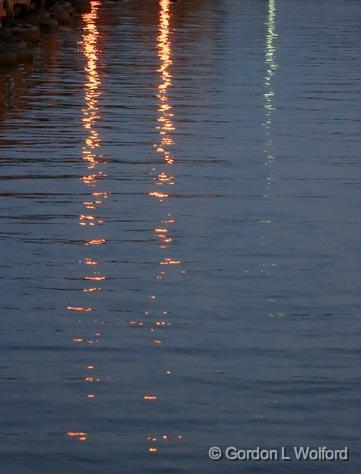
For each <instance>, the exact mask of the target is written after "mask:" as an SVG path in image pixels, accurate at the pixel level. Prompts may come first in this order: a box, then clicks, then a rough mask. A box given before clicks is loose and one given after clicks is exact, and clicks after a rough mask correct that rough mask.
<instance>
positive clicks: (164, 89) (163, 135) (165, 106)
mask: <svg viewBox="0 0 361 474" xmlns="http://www.w3.org/2000/svg"><path fill="white" fill-rule="evenodd" d="M171 46H172V44H171V30H170V0H160V14H159V34H158V37H157V49H158V57H159V61H160V67H159V69H158V72H159V73H160V78H161V82H160V83H159V85H158V91H157V98H158V113H159V116H158V119H157V121H158V125H157V130H158V132H159V135H160V143H159V144H158V145H154V147H155V149H156V151H157V152H158V153H160V154H161V155H162V156H163V160H164V162H165V163H167V164H168V165H171V164H173V163H174V158H173V155H172V152H171V151H170V146H171V145H173V143H174V142H173V139H172V132H173V131H174V124H173V113H172V109H173V107H172V106H171V105H170V103H169V97H168V90H169V88H170V87H171V85H172V74H171V71H170V68H171V66H172V50H171ZM161 175H162V176H167V174H166V173H165V172H162V173H161ZM170 178H171V177H170ZM163 179H164V178H163ZM173 179H174V178H173ZM161 183H162V181H161V180H160V181H158V182H157V184H161Z"/></svg>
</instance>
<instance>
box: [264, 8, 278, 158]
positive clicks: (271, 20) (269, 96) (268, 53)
mask: <svg viewBox="0 0 361 474" xmlns="http://www.w3.org/2000/svg"><path fill="white" fill-rule="evenodd" d="M277 36H278V35H277V33H276V0H268V16H267V36H266V48H265V62H266V68H267V69H266V75H265V93H264V94H263V98H264V107H265V109H266V121H265V124H264V126H265V129H266V137H267V149H266V154H267V163H266V164H268V162H269V161H272V160H273V159H274V157H273V156H272V153H271V150H270V148H271V146H272V137H271V127H272V113H273V111H274V105H273V98H274V95H275V94H274V91H273V87H272V79H273V76H274V75H275V73H276V70H277V63H276V58H275V55H276V44H275V39H276V38H277Z"/></svg>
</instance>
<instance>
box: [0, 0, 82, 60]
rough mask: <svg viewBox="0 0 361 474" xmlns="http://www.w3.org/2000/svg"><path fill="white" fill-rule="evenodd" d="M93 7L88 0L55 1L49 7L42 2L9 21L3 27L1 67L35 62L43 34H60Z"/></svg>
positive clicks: (0, 49)
mask: <svg viewBox="0 0 361 474" xmlns="http://www.w3.org/2000/svg"><path fill="white" fill-rule="evenodd" d="M2 1H3V0H0V2H2ZM21 1H23V0H21ZM90 8H91V5H90V2H89V0H58V1H56V0H55V1H53V2H51V3H50V2H49V4H47V5H45V4H44V2H43V1H42V2H41V4H40V6H38V5H35V6H34V9H32V10H30V9H29V10H28V11H26V10H25V11H24V10H23V11H22V12H21V14H20V15H19V16H17V17H13V18H8V19H6V20H5V22H4V23H3V24H2V25H1V27H0V68H4V67H9V66H17V65H20V64H23V63H29V62H32V61H33V59H34V52H33V50H34V48H35V47H36V46H37V45H38V44H39V43H40V41H41V37H42V36H43V35H48V34H51V33H53V32H55V31H57V30H58V29H59V27H60V26H72V25H73V24H75V22H76V18H77V17H79V15H81V14H83V13H89V12H90Z"/></svg>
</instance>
